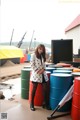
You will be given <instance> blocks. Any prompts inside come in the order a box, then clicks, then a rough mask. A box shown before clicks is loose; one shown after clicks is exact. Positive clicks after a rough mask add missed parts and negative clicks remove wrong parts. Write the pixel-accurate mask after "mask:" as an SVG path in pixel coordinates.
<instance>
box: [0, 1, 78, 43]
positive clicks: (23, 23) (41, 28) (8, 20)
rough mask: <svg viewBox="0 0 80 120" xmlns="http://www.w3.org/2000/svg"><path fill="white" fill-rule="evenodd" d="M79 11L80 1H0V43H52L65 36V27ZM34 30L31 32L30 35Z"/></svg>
mask: <svg viewBox="0 0 80 120" xmlns="http://www.w3.org/2000/svg"><path fill="white" fill-rule="evenodd" d="M79 14H80V0H0V26H1V27H0V42H10V40H11V36H12V31H13V29H14V32H13V37H12V42H15V41H20V40H21V38H22V37H23V35H24V33H25V32H26V35H25V37H24V42H28V41H31V39H32V36H33V41H34V40H36V41H38V42H43V43H48V44H50V43H51V40H52V39H65V38H66V36H65V29H66V27H68V26H69V24H71V22H72V21H73V20H74V19H75V18H76V17H77V16H78V15H79ZM33 31H34V34H33Z"/></svg>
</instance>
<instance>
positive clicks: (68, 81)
mask: <svg viewBox="0 0 80 120" xmlns="http://www.w3.org/2000/svg"><path fill="white" fill-rule="evenodd" d="M72 83H73V82H72V75H71V74H63V73H62V74H61V73H60V74H59V73H53V74H51V75H50V98H49V102H50V103H49V104H50V107H51V109H52V110H54V109H55V108H56V107H57V105H58V104H59V102H60V101H61V100H62V98H63V97H64V96H65V94H66V93H67V91H68V90H69V88H70V87H71V85H72ZM66 104H67V105H66ZM66 104H65V105H64V106H63V107H62V108H61V109H60V110H59V111H60V112H66V111H69V110H70V108H71V101H70V102H69V103H66Z"/></svg>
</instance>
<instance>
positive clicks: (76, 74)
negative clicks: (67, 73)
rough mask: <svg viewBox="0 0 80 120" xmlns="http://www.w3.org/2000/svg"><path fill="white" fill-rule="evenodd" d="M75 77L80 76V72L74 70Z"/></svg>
mask: <svg viewBox="0 0 80 120" xmlns="http://www.w3.org/2000/svg"><path fill="white" fill-rule="evenodd" d="M72 75H73V77H78V76H80V72H72Z"/></svg>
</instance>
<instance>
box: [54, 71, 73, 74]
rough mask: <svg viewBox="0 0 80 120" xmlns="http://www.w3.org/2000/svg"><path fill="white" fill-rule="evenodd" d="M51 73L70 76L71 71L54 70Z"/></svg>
mask: <svg viewBox="0 0 80 120" xmlns="http://www.w3.org/2000/svg"><path fill="white" fill-rule="evenodd" d="M53 73H65V74H66V73H67V74H71V73H72V71H71V70H54V71H53Z"/></svg>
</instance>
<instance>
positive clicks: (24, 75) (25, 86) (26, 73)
mask: <svg viewBox="0 0 80 120" xmlns="http://www.w3.org/2000/svg"><path fill="white" fill-rule="evenodd" d="M30 71H31V69H29V68H27V69H24V68H23V69H22V70H21V97H22V98H23V99H28V98H29V80H30Z"/></svg>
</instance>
